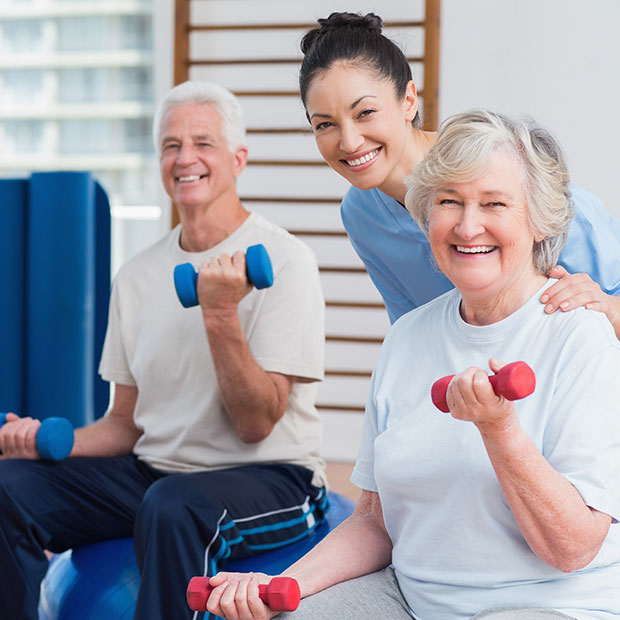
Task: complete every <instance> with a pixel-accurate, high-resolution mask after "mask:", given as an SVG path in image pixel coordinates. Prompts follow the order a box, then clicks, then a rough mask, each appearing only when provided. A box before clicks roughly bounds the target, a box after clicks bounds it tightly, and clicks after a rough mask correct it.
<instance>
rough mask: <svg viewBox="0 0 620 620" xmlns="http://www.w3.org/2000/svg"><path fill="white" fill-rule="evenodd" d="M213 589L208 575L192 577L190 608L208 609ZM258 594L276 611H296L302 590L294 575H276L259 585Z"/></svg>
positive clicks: (197, 609)
mask: <svg viewBox="0 0 620 620" xmlns="http://www.w3.org/2000/svg"><path fill="white" fill-rule="evenodd" d="M211 590H213V588H212V587H211V585H210V583H209V578H208V577H192V578H191V579H190V581H189V584H188V586H187V592H186V598H187V604H188V605H189V607H190V609H193V610H194V611H207V600H208V599H209V595H210V594H211ZM258 596H259V597H260V599H261V600H262V601H263V603H265V605H268V606H269V607H271V609H273V610H274V611H295V610H296V609H297V607H298V606H299V600H300V598H301V592H300V590H299V584H298V583H297V581H296V580H295V579H293V578H292V577H274V578H273V579H272V580H271V581H270V582H269V583H268V584H267V585H265V584H261V585H259V586H258Z"/></svg>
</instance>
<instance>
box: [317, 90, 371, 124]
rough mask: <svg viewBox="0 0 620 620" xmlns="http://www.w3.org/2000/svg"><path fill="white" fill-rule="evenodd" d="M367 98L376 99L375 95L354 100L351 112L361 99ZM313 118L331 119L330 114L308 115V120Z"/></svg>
mask: <svg viewBox="0 0 620 620" xmlns="http://www.w3.org/2000/svg"><path fill="white" fill-rule="evenodd" d="M367 97H371V98H373V99H374V98H376V95H362V96H361V97H360V98H359V99H356V100H355V101H354V102H353V103H352V104H351V106H350V109H351V110H355V108H356V107H357V106H358V105H359V104H360V102H361V101H362V100H363V99H366V98H367ZM315 116H318V117H319V118H331V114H321V113H320V112H315V113H314V114H311V115H310V120H312V119H313V118H314V117H315Z"/></svg>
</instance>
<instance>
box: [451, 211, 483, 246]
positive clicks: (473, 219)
mask: <svg viewBox="0 0 620 620" xmlns="http://www.w3.org/2000/svg"><path fill="white" fill-rule="evenodd" d="M484 231H485V227H484V223H483V220H482V213H481V212H480V208H479V207H478V205H474V204H466V205H465V206H464V207H463V208H462V209H461V211H460V215H459V218H458V220H457V222H456V225H455V226H454V232H455V233H456V234H457V235H458V236H459V237H460V238H461V239H463V240H464V241H469V240H471V239H474V238H475V237H476V236H478V235H480V234H482V233H483V232H484Z"/></svg>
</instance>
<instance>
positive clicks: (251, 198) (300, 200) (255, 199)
mask: <svg viewBox="0 0 620 620" xmlns="http://www.w3.org/2000/svg"><path fill="white" fill-rule="evenodd" d="M239 200H241V202H293V203H295V202H296V203H299V204H312V203H317V204H327V203H335V204H336V205H337V206H339V205H340V202H341V201H342V197H340V198H312V197H307V196H292V197H283V196H240V197H239Z"/></svg>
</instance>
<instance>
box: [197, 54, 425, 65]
mask: <svg viewBox="0 0 620 620" xmlns="http://www.w3.org/2000/svg"><path fill="white" fill-rule="evenodd" d="M301 60H302V59H301V58H218V59H216V60H207V59H206V58H204V59H190V60H188V61H187V62H188V65H189V66H190V67H192V66H201V67H211V66H230V65H296V66H298V65H299V64H300V63H301ZM407 60H408V61H409V62H424V57H423V56H409V57H407Z"/></svg>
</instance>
